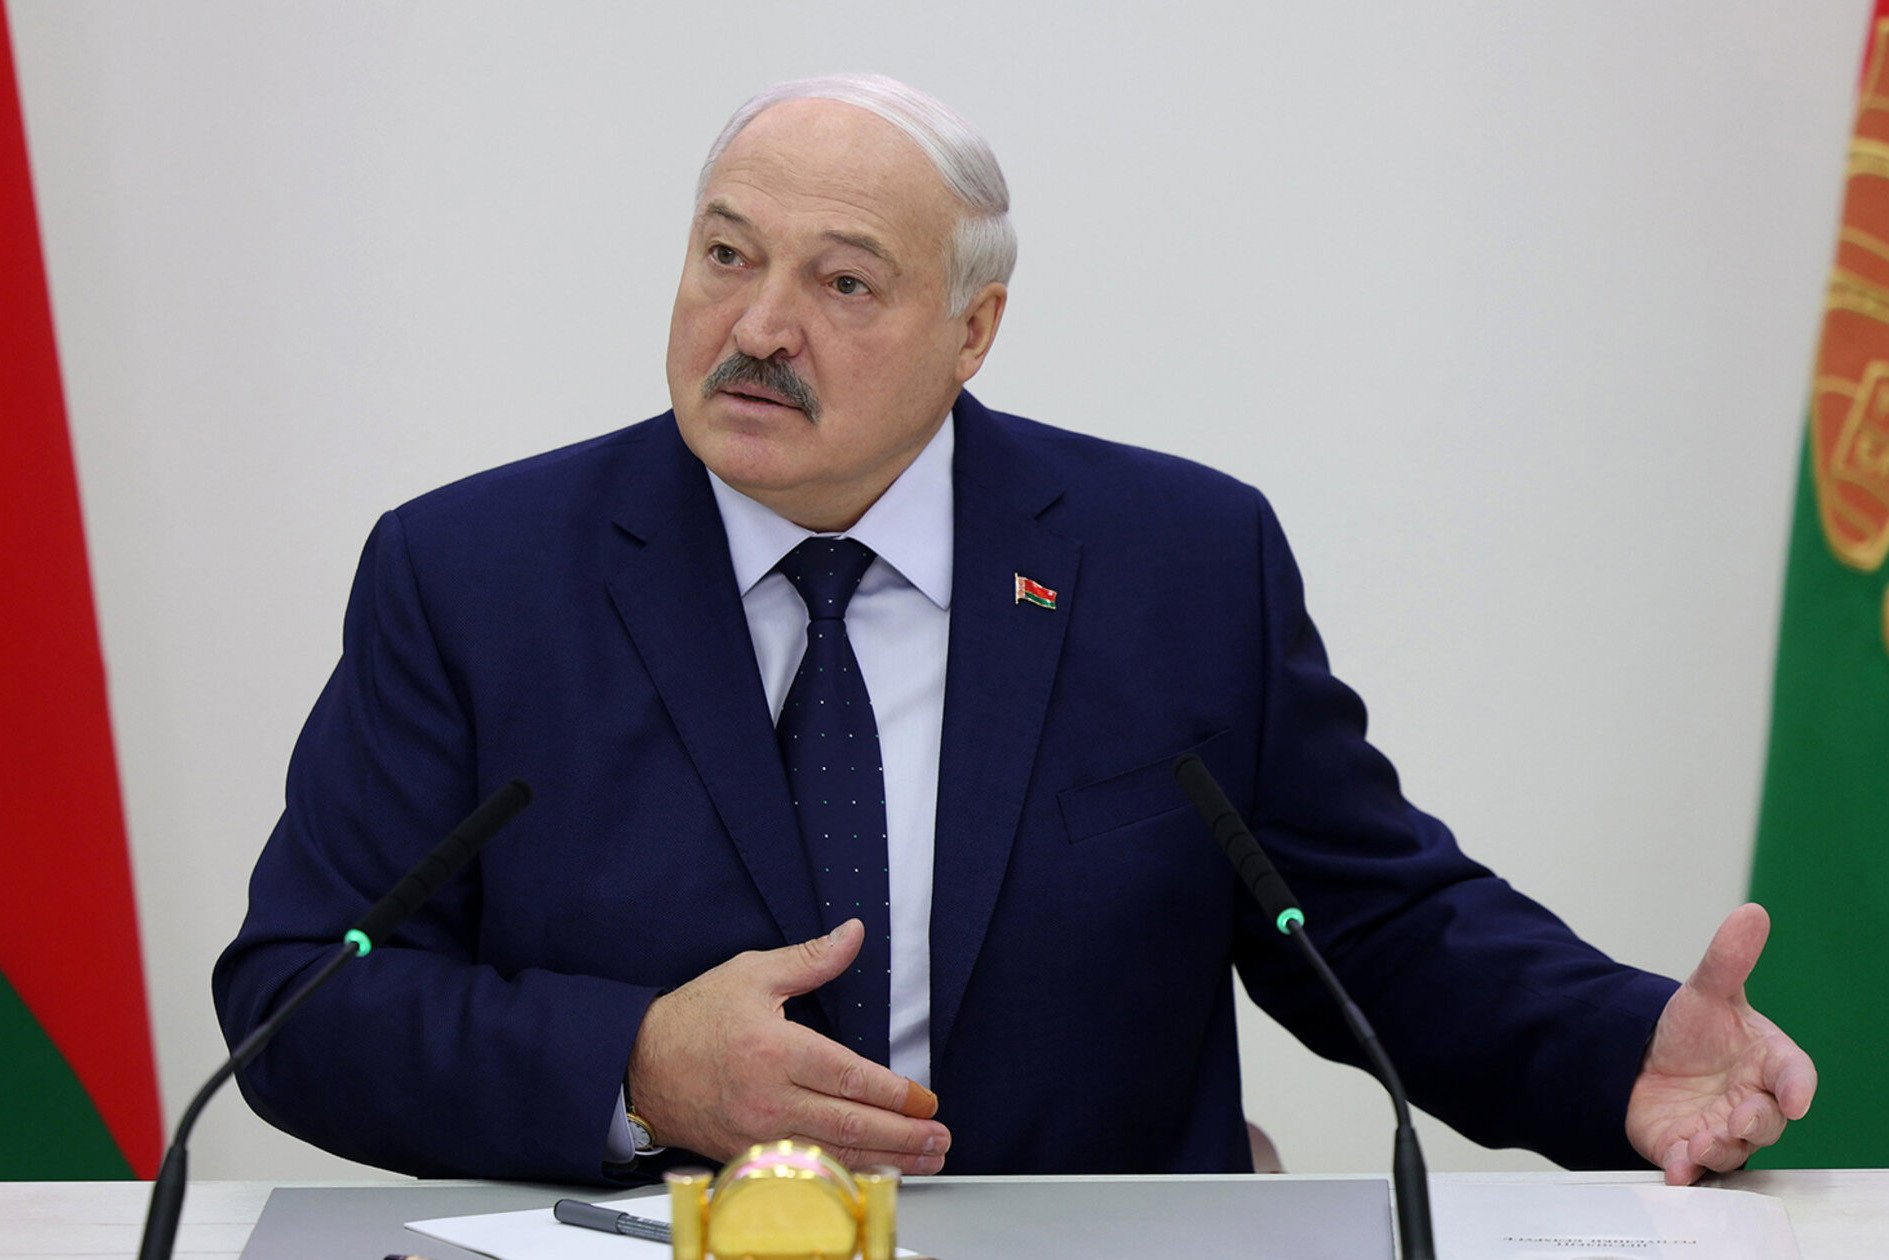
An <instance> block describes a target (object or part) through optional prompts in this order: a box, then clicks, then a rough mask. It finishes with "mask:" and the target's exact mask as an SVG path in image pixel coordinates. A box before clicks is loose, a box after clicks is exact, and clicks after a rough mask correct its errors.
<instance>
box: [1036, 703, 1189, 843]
mask: <svg viewBox="0 0 1889 1260" xmlns="http://www.w3.org/2000/svg"><path fill="white" fill-rule="evenodd" d="M1226 734H1227V732H1225V731H1219V732H1216V733H1215V734H1213V735H1210V736H1208V737H1207V738H1206V739H1204V740H1202V741H1201V742H1199V743H1198V744H1195V745H1193V746H1192V747H1189V748H1177V749H1175V750H1174V751H1173V752H1171V753H1169V754H1168V755H1167V756H1165V757H1160V758H1157V759H1156V760H1154V761H1149V762H1145V763H1144V764H1142V765H1139V766H1136V767H1135V768H1134V769H1132V770H1124V771H1122V772H1121V773H1120V774H1114V775H1110V776H1109V777H1108V778H1106V779H1098V780H1096V781H1095V782H1093V783H1085V784H1082V785H1081V786H1080V787H1072V788H1064V789H1063V790H1062V791H1060V792H1058V793H1057V794H1056V803H1057V805H1058V806H1059V807H1060V808H1061V810H1062V815H1063V828H1064V830H1065V831H1066V832H1067V834H1068V836H1069V843H1071V844H1081V843H1082V842H1084V841H1086V840H1095V839H1099V838H1102V837H1104V836H1107V835H1109V834H1110V833H1112V832H1117V831H1121V830H1123V829H1125V828H1128V827H1132V826H1134V825H1135V824H1137V823H1142V822H1146V821H1148V820H1149V819H1151V818H1158V817H1160V816H1161V815H1163V814H1166V813H1171V812H1173V811H1175V810H1189V811H1191V810H1192V809H1193V805H1192V804H1191V803H1190V802H1189V801H1188V799H1187V796H1186V794H1185V793H1184V792H1182V791H1181V785H1180V784H1179V783H1177V782H1176V781H1175V779H1174V762H1175V761H1176V760H1177V759H1178V758H1180V757H1181V756H1183V755H1184V754H1186V753H1190V752H1191V753H1196V754H1198V755H1199V756H1200V757H1201V759H1202V760H1204V761H1207V762H1209V763H1212V762H1213V761H1214V760H1215V758H1214V755H1213V754H1214V752H1215V750H1216V749H1217V748H1218V747H1219V746H1220V745H1221V744H1222V743H1223V742H1225V739H1226Z"/></svg>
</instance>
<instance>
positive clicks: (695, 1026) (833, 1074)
mask: <svg viewBox="0 0 1889 1260" xmlns="http://www.w3.org/2000/svg"><path fill="white" fill-rule="evenodd" d="M864 940H865V928H864V926H863V925H862V924H861V923H860V922H859V920H857V919H849V920H847V921H846V922H845V923H843V924H841V925H840V926H839V927H837V928H835V929H833V931H832V932H831V933H830V934H828V935H826V936H822V937H816V938H815V939H813V940H811V941H805V942H803V943H801V944H799V945H788V946H786V947H784V948H781V949H772V950H764V951H762V950H753V951H750V952H748V953H745V954H738V955H736V956H735V957H734V958H731V959H729V960H728V961H727V962H725V963H723V964H722V965H721V966H719V967H716V968H713V969H712V970H709V971H705V972H703V973H702V974H701V975H699V976H697V977H696V978H695V979H693V980H691V981H689V982H688V983H687V984H685V985H683V986H682V987H680V988H678V989H674V990H672V991H670V992H668V993H665V994H663V996H661V997H659V998H657V999H656V1000H655V1001H654V1002H652V1003H651V1004H650V1006H649V1010H648V1011H647V1012H646V1013H645V1014H644V1016H643V1025H642V1028H641V1030H640V1031H639V1032H638V1033H637V1037H636V1047H635V1049H634V1050H633V1051H631V1054H630V1066H629V1072H628V1075H627V1077H626V1087H627V1089H628V1091H629V1097H630V1098H631V1099H632V1100H633V1102H634V1104H635V1107H636V1111H637V1114H638V1115H640V1116H642V1118H643V1119H645V1120H647V1121H648V1122H649V1125H650V1128H651V1129H652V1130H653V1131H654V1133H655V1136H656V1140H657V1141H659V1142H662V1143H664V1144H665V1145H669V1146H682V1147H687V1148H688V1149H689V1150H692V1151H695V1152H697V1153H699V1154H702V1155H706V1156H708V1157H710V1158H712V1159H719V1160H725V1159H728V1158H730V1157H731V1156H733V1155H735V1154H736V1153H737V1152H740V1151H742V1150H745V1149H746V1148H747V1147H749V1146H750V1145H752V1144H753V1143H755V1142H766V1141H773V1140H776V1139H779V1138H786V1137H791V1138H796V1139H799V1140H801V1141H806V1142H814V1143H817V1144H818V1145H820V1146H822V1147H825V1148H826V1149H827V1150H828V1151H829V1152H831V1153H832V1154H833V1156H834V1157H835V1158H836V1159H839V1160H840V1161H841V1162H842V1163H845V1164H846V1165H847V1166H849V1167H853V1168H860V1167H865V1166H867V1165H870V1164H891V1165H894V1166H895V1167H897V1168H899V1169H901V1170H902V1171H905V1172H908V1173H921V1174H922V1173H935V1172H937V1171H938V1170H939V1169H940V1168H942V1167H943V1166H944V1154H945V1151H946V1150H948V1149H949V1148H950V1146H951V1133H950V1131H949V1130H948V1129H946V1128H945V1127H944V1126H943V1125H942V1124H939V1123H938V1122H937V1121H935V1120H933V1119H931V1117H932V1116H933V1115H935V1114H937V1111H938V1099H937V1097H936V1096H935V1095H933V1094H932V1092H931V1091H930V1090H928V1089H925V1088H924V1087H923V1086H921V1085H919V1084H918V1083H916V1082H915V1081H910V1080H907V1079H906V1078H905V1077H903V1076H900V1075H898V1074H897V1073H895V1072H893V1071H892V1070H891V1069H889V1068H885V1067H881V1066H880V1065H879V1064H877V1063H874V1062H872V1061H871V1060H870V1059H864V1058H861V1057H860V1056H859V1055H856V1054H854V1053H853V1052H852V1051H850V1050H848V1049H846V1048H845V1047H844V1046H842V1045H840V1044H839V1043H838V1042H835V1041H832V1040H829V1039H828V1038H826V1037H822V1036H821V1035H820V1034H818V1033H816V1032H813V1031H812V1030H810V1029H807V1028H803V1027H802V1026H800V1025H799V1024H795V1023H791V1022H789V1021H788V1020H787V1019H786V1018H784V1017H783V1016H782V1014H781V1007H782V1005H783V1004H784V1003H785V1002H786V1001H787V999H788V998H790V997H795V996H798V995H799V994H802V993H810V992H812V991H813V990H814V989H817V988H819V987H820V986H821V985H823V984H825V983H826V982H827V981H829V980H831V979H833V978H834V977H835V976H837V975H839V974H840V973H841V972H843V971H844V970H845V969H846V968H847V966H848V965H849V964H850V963H851V962H852V961H853V956H854V955H855V954H857V953H858V952H859V946H860V943H861V942H862V941H864Z"/></svg>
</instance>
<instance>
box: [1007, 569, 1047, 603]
mask: <svg viewBox="0 0 1889 1260" xmlns="http://www.w3.org/2000/svg"><path fill="white" fill-rule="evenodd" d="M1012 576H1014V577H1015V578H1016V579H1017V588H1016V589H1017V595H1016V598H1015V599H1014V600H1012V601H1011V602H1012V603H1016V604H1021V603H1022V602H1023V601H1024V600H1026V599H1027V600H1029V601H1030V602H1031V603H1032V604H1035V605H1036V606H1037V607H1038V608H1049V609H1054V608H1055V607H1056V592H1055V591H1052V590H1050V589H1049V587H1047V586H1044V585H1043V584H1042V583H1041V582H1032V581H1031V580H1030V579H1029V578H1026V577H1024V576H1023V575H1022V574H1021V573H1017V574H1013V575H1012Z"/></svg>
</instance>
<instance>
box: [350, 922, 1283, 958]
mask: <svg viewBox="0 0 1889 1260" xmlns="http://www.w3.org/2000/svg"><path fill="white" fill-rule="evenodd" d="M1279 930H1280V931H1282V932H1283V931H1285V929H1284V928H1281V929H1279ZM341 940H342V942H343V943H345V944H348V945H352V946H354V956H355V957H356V958H365V957H367V951H368V950H370V949H372V948H374V942H372V941H370V940H368V939H367V933H365V932H363V931H361V929H360V928H349V929H348V931H347V935H345V936H343V937H342V938H341Z"/></svg>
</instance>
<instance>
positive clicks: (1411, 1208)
mask: <svg viewBox="0 0 1889 1260" xmlns="http://www.w3.org/2000/svg"><path fill="white" fill-rule="evenodd" d="M1174 777H1175V778H1176V779H1178V780H1179V781H1180V784H1181V788H1182V789H1183V790H1184V791H1185V792H1186V793H1187V795H1188V798H1189V799H1190V800H1192V801H1193V802H1194V808H1195V809H1197V810H1199V811H1200V816H1201V818H1202V820H1204V821H1205V822H1206V824H1207V826H1208V828H1209V829H1210V830H1211V831H1212V832H1213V838H1214V839H1215V840H1217V841H1219V843H1220V847H1221V848H1222V849H1225V850H1226V855H1227V859H1228V860H1229V861H1231V862H1232V863H1233V869H1234V870H1236V871H1238V872H1239V876H1240V880H1241V882H1242V883H1244V884H1245V885H1246V887H1247V890H1248V891H1249V892H1251V893H1252V894H1253V899H1254V900H1255V901H1257V902H1259V905H1260V909H1262V910H1264V911H1265V912H1266V913H1267V914H1269V915H1271V916H1272V917H1273V925H1274V926H1275V927H1277V928H1278V929H1279V931H1280V932H1282V933H1284V934H1285V935H1286V936H1289V937H1291V938H1292V939H1293V940H1294V941H1295V942H1297V943H1298V946H1299V950H1300V952H1301V953H1303V954H1304V955H1305V959H1306V961H1307V962H1308V963H1310V964H1311V966H1312V970H1313V972H1314V973H1315V974H1317V976H1318V978H1319V979H1320V980H1321V981H1323V982H1324V985H1325V988H1326V989H1327V990H1328V991H1330V993H1331V995H1332V998H1333V1000H1334V1001H1336V1002H1337V1003H1338V1009H1339V1010H1341V1011H1343V1012H1344V1016H1345V1023H1346V1024H1348V1025H1350V1027H1351V1035H1352V1036H1353V1037H1356V1038H1357V1040H1358V1044H1359V1045H1360V1046H1362V1047H1363V1048H1364V1057H1365V1060H1366V1061H1367V1062H1368V1063H1369V1064H1370V1067H1371V1071H1372V1073H1373V1074H1374V1075H1375V1076H1376V1077H1377V1079H1378V1080H1379V1081H1381V1082H1383V1085H1384V1088H1385V1090H1386V1091H1388V1092H1389V1094H1390V1096H1391V1106H1392V1108H1394V1109H1395V1111H1396V1113H1397V1136H1396V1140H1395V1142H1394V1144H1393V1147H1392V1153H1391V1181H1392V1184H1393V1185H1394V1187H1395V1189H1396V1196H1395V1197H1396V1200H1397V1238H1398V1254H1400V1255H1401V1256H1403V1258H1404V1260H1436V1242H1435V1239H1434V1238H1433V1237H1432V1234H1431V1229H1430V1187H1429V1182H1428V1180H1427V1178H1426V1175H1425V1173H1424V1167H1423V1148H1422V1147H1420V1146H1419V1145H1418V1144H1417V1131H1416V1129H1415V1128H1413V1127H1412V1126H1411V1123H1410V1103H1409V1101H1408V1100H1407V1099H1406V1098H1405V1097H1404V1085H1403V1082H1402V1081H1400V1080H1399V1079H1398V1078H1397V1069H1396V1068H1394V1067H1392V1066H1391V1061H1390V1056H1389V1055H1387V1054H1385V1053H1384V1047H1383V1046H1382V1045H1380V1044H1378V1040H1377V1033H1376V1032H1375V1031H1374V1030H1373V1029H1372V1028H1371V1022H1370V1021H1369V1020H1367V1019H1366V1018H1365V1017H1364V1012H1363V1011H1361V1010H1359V1009H1358V1007H1357V1004H1356V1003H1355V1002H1353V1001H1352V1000H1351V995H1350V994H1348V993H1346V992H1345V986H1344V985H1342V984H1340V983H1339V981H1338V977H1337V976H1336V975H1334V974H1333V973H1332V969H1331V968H1330V967H1328V966H1327V965H1326V964H1325V959H1324V956H1323V955H1321V954H1320V953H1319V952H1318V947H1317V946H1315V945H1313V944H1312V938H1311V937H1309V936H1307V935H1306V934H1305V913H1304V911H1302V910H1300V909H1299V906H1298V899H1297V898H1295V897H1294V896H1293V895H1292V890H1291V889H1290V888H1287V887H1286V881H1285V879H1284V877H1283V876H1281V875H1280V874H1279V870H1278V868H1277V867H1275V866H1274V865H1273V864H1272V859H1271V858H1269V857H1267V856H1266V851H1265V850H1264V849H1262V848H1260V847H1259V841H1257V840H1255V839H1253V833H1252V832H1251V831H1249V830H1247V827H1246V824H1245V823H1244V822H1242V821H1241V820H1240V815H1239V811H1238V810H1236V809H1234V808H1233V805H1232V803H1231V802H1230V801H1228V800H1227V796H1226V793H1225V792H1222V791H1221V790H1220V785H1219V784H1218V783H1217V782H1215V781H1214V777H1213V774H1212V773H1211V772H1210V771H1209V770H1208V769H1207V765H1206V763H1205V762H1203V761H1202V760H1201V759H1200V758H1199V757H1197V756H1195V755H1194V754H1193V753H1188V754H1187V755H1185V756H1183V757H1181V758H1180V759H1179V760H1177V761H1176V762H1175V763H1174Z"/></svg>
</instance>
